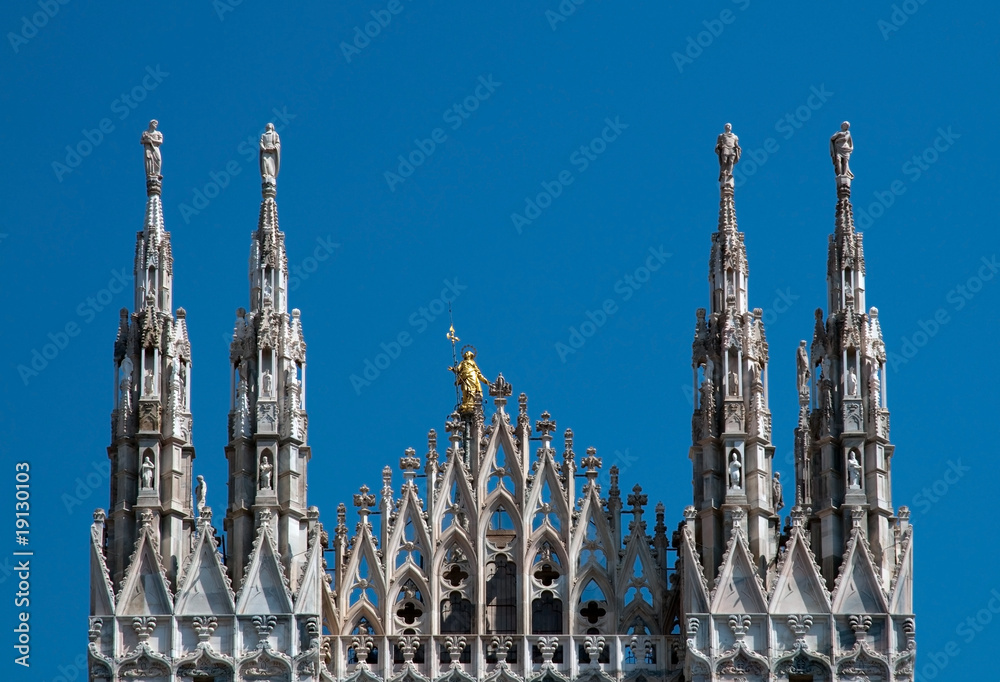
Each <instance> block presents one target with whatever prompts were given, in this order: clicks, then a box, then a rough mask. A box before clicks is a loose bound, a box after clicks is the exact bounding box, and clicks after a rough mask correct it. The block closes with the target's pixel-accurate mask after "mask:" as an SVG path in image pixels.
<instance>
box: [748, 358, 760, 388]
mask: <svg viewBox="0 0 1000 682" xmlns="http://www.w3.org/2000/svg"><path fill="white" fill-rule="evenodd" d="M747 371H749V372H750V385H751V386H756V385H757V384H758V383H760V373H761V370H760V360H758V359H757V358H751V359H750V360H749V362H747Z"/></svg>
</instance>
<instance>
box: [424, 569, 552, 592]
mask: <svg viewBox="0 0 1000 682" xmlns="http://www.w3.org/2000/svg"><path fill="white" fill-rule="evenodd" d="M468 577H469V574H468V573H467V572H466V571H464V570H462V567H461V566H459V565H458V564H452V566H451V568H449V569H448V571H447V572H446V573H445V574H444V579H445V580H447V581H448V582H449V583H451V586H452V587H458V586H459V585H461V584H462V581H464V580H465V579H466V578H468ZM546 584H548V583H546Z"/></svg>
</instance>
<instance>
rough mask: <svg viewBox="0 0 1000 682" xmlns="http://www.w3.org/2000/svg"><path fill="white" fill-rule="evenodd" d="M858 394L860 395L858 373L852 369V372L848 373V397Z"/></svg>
mask: <svg viewBox="0 0 1000 682" xmlns="http://www.w3.org/2000/svg"><path fill="white" fill-rule="evenodd" d="M857 394H858V373H857V372H855V371H854V368H853V367H851V370H850V371H849V372H848V373H847V395H854V396H856V395H857Z"/></svg>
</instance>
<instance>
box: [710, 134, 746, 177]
mask: <svg viewBox="0 0 1000 682" xmlns="http://www.w3.org/2000/svg"><path fill="white" fill-rule="evenodd" d="M715 153H716V154H718V155H719V184H720V185H721V186H722V187H732V186H733V166H735V165H736V164H737V163H738V162H739V160H740V154H742V153H743V150H742V149H740V138H738V137H737V136H736V135H735V134H734V133H733V124H732V123H727V124H726V129H725V130H724V131H723V132H722V133H721V134H720V135H719V137H718V139H717V140H716V142H715Z"/></svg>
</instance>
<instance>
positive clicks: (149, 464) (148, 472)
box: [139, 455, 156, 490]
mask: <svg viewBox="0 0 1000 682" xmlns="http://www.w3.org/2000/svg"><path fill="white" fill-rule="evenodd" d="M139 469H140V474H139V476H140V478H141V479H142V489H143V490H152V489H153V476H154V473H155V471H156V465H155V464H153V460H152V459H151V458H150V456H149V455H146V456H145V457H144V458H143V460H142V466H140V467H139Z"/></svg>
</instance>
